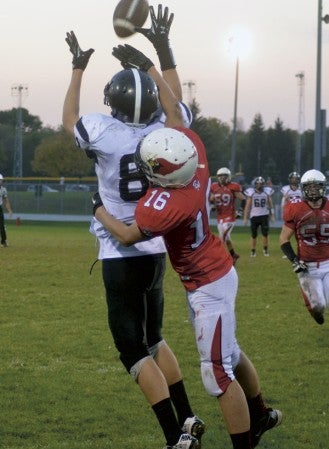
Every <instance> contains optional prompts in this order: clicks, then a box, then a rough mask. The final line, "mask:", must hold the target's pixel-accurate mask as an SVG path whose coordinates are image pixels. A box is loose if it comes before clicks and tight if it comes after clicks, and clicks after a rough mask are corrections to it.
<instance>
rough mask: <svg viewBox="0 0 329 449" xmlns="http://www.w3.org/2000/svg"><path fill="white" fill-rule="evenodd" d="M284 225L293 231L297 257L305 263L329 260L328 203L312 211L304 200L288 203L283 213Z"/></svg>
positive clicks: (324, 201) (324, 202) (326, 201)
mask: <svg viewBox="0 0 329 449" xmlns="http://www.w3.org/2000/svg"><path fill="white" fill-rule="evenodd" d="M283 219H284V224H285V225H286V226H288V228H290V229H293V230H294V232H295V237H296V240H297V244H298V257H299V259H301V260H303V261H305V262H322V261H324V260H329V201H328V200H327V199H324V200H323V204H322V206H321V207H320V208H319V209H313V208H312V207H311V206H310V205H309V204H308V203H307V202H306V201H305V200H303V201H301V202H299V203H290V202H288V203H287V204H286V205H285V207H284V212H283Z"/></svg>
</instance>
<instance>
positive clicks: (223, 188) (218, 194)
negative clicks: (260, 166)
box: [209, 167, 245, 265]
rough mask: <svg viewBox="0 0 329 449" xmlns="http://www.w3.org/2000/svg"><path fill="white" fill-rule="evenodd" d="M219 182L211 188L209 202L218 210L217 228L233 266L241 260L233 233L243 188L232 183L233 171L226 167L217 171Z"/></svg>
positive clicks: (242, 197)
mask: <svg viewBox="0 0 329 449" xmlns="http://www.w3.org/2000/svg"><path fill="white" fill-rule="evenodd" d="M217 178H218V182H213V183H212V184H211V186H210V194H209V201H210V203H211V204H213V206H214V208H215V210H216V218H217V228H218V234H219V237H220V238H221V239H222V240H223V242H225V244H226V247H227V249H228V251H229V253H230V254H231V256H232V259H233V264H234V265H235V262H236V261H237V260H238V259H239V257H240V256H239V254H237V253H236V252H235V251H234V247H233V243H232V240H231V233H232V230H233V227H234V224H235V221H236V207H235V203H236V200H237V199H238V200H240V201H244V200H245V197H244V195H243V194H242V187H241V185H240V184H238V183H237V182H232V181H231V171H230V170H229V169H228V168H226V167H221V168H219V169H218V170H217Z"/></svg>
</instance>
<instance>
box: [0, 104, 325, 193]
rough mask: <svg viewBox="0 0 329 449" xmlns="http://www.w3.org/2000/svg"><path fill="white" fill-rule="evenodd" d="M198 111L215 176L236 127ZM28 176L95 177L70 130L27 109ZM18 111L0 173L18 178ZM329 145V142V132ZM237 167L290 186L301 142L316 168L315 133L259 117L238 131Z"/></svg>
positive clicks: (0, 124)
mask: <svg viewBox="0 0 329 449" xmlns="http://www.w3.org/2000/svg"><path fill="white" fill-rule="evenodd" d="M190 107H191V110H192V113H193V122H192V126H191V128H192V129H193V130H194V131H196V132H197V133H198V134H199V136H200V137H201V139H202V140H203V142H204V144H205V146H206V150H207V155H208V160H209V165H210V172H211V175H212V176H215V175H216V172H217V169H218V168H220V167H228V168H230V160H231V149H232V129H231V126H230V125H229V124H227V123H224V122H222V121H221V120H220V119H218V118H214V117H208V118H206V117H203V116H202V115H201V112H200V108H199V106H198V104H197V103H196V102H195V101H193V102H192V104H190ZM21 116H22V129H21V133H22V171H23V177H36V176H40V177H41V176H49V177H58V178H60V177H61V176H65V177H89V176H94V167H93V162H92V160H90V159H89V158H88V157H86V156H85V155H84V153H83V152H82V151H77V149H76V146H75V143H74V141H73V139H72V137H71V136H69V135H68V134H67V133H66V132H65V131H64V129H63V128H62V127H61V126H59V127H58V128H57V129H53V128H51V127H44V126H43V124H42V121H41V120H40V118H39V117H38V116H34V115H31V114H30V113H29V112H28V110H27V109H25V108H22V109H21ZM16 127H17V109H16V108H13V109H11V110H7V111H0V173H2V174H3V175H4V176H5V177H12V176H13V173H14V153H15V145H16V140H15V138H16V135H17V129H16ZM326 132H327V141H328V142H329V128H327V130H326ZM236 137H237V149H236V160H235V167H236V171H237V172H238V174H239V176H240V179H243V181H244V182H246V183H250V182H251V180H252V179H253V178H254V177H255V176H263V177H264V178H265V179H267V178H271V180H272V182H273V184H280V183H286V181H287V177H288V174H289V173H290V172H291V171H295V170H296V168H297V167H296V149H297V142H298V138H299V139H300V142H301V158H300V172H301V173H303V172H304V171H306V170H309V169H311V168H313V140H314V130H307V131H305V132H303V134H302V136H298V134H297V131H295V130H291V129H289V128H285V126H284V123H283V122H282V121H281V120H280V118H279V117H277V118H276V119H275V122H274V126H273V127H269V128H268V129H265V126H264V123H263V119H262V116H261V114H256V115H255V117H254V120H253V122H252V124H251V126H250V128H249V129H248V130H247V131H245V130H243V129H242V127H241V126H238V129H237V135H236ZM328 162H329V155H326V156H325V157H323V160H322V167H323V168H322V171H323V172H325V171H326V170H325V168H324V167H327V166H328Z"/></svg>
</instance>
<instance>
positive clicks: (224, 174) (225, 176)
mask: <svg viewBox="0 0 329 449" xmlns="http://www.w3.org/2000/svg"><path fill="white" fill-rule="evenodd" d="M217 176H218V177H221V179H220V184H228V183H229V182H230V181H231V170H229V169H228V168H226V167H222V168H219V169H218V170H217Z"/></svg>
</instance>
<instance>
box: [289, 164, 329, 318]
mask: <svg viewBox="0 0 329 449" xmlns="http://www.w3.org/2000/svg"><path fill="white" fill-rule="evenodd" d="M326 185H327V181H326V177H325V176H324V174H323V173H321V172H320V171H318V170H308V171H307V172H306V173H304V174H303V176H302V178H301V189H302V193H303V200H302V201H301V202H297V203H293V202H288V203H287V204H286V205H285V207H284V216H283V219H284V224H283V226H282V230H281V234H280V244H281V249H282V251H283V253H284V254H285V255H286V256H287V258H288V259H289V260H290V261H291V262H292V265H293V270H294V272H295V273H297V276H298V280H299V283H300V287H301V291H302V295H303V298H304V302H305V305H306V307H307V309H308V311H309V312H310V314H311V316H312V317H313V318H314V320H315V321H316V322H317V323H318V324H323V323H324V311H325V308H329V201H328V199H327V198H326V197H325V191H326ZM293 235H294V236H295V238H296V241H297V247H298V251H297V254H296V253H295V251H294V250H293V248H292V246H291V243H290V239H291V237H292V236H293Z"/></svg>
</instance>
